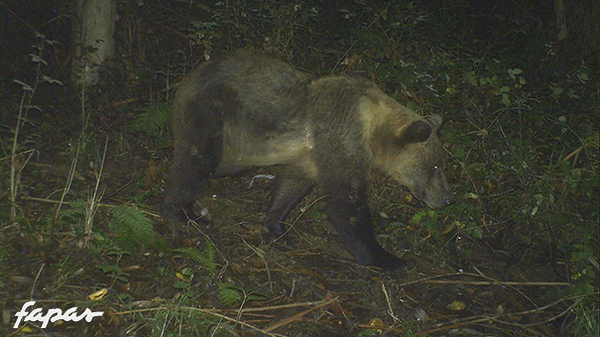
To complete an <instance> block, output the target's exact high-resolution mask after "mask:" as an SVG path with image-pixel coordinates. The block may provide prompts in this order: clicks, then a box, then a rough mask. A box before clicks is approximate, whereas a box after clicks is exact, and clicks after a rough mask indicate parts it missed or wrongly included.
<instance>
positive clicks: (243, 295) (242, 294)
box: [217, 283, 268, 306]
mask: <svg viewBox="0 0 600 337" xmlns="http://www.w3.org/2000/svg"><path fill="white" fill-rule="evenodd" d="M217 297H219V300H220V301H221V303H223V304H224V305H226V306H230V305H234V304H239V303H244V302H247V301H252V300H259V301H260V300H266V299H268V296H267V295H265V294H262V293H259V292H257V291H254V290H250V291H249V290H246V289H244V288H242V287H238V286H235V285H233V284H229V283H219V293H218V294H217Z"/></svg>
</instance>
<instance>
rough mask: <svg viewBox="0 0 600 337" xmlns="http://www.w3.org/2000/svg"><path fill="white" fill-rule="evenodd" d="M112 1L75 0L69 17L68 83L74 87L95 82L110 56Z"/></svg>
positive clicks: (112, 47) (114, 8)
mask: <svg viewBox="0 0 600 337" xmlns="http://www.w3.org/2000/svg"><path fill="white" fill-rule="evenodd" d="M116 18H117V2H116V0H76V8H75V13H74V16H73V37H74V39H73V44H74V47H75V55H74V59H73V69H72V80H73V83H74V84H75V85H77V86H90V85H94V84H96V83H97V82H98V76H99V71H100V66H101V65H102V63H103V62H104V61H105V60H106V59H107V58H110V57H113V56H114V50H115V41H114V36H113V35H114V32H115V20H116Z"/></svg>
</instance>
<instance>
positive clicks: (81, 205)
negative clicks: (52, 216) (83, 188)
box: [58, 199, 87, 222]
mask: <svg viewBox="0 0 600 337" xmlns="http://www.w3.org/2000/svg"><path fill="white" fill-rule="evenodd" d="M69 206H70V208H69V209H62V210H61V211H60V214H59V216H58V218H59V219H61V220H63V221H65V220H71V221H74V222H76V221H78V220H82V219H84V218H85V212H86V208H87V201H85V200H82V199H77V200H75V201H71V202H69Z"/></svg>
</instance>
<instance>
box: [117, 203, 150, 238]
mask: <svg viewBox="0 0 600 337" xmlns="http://www.w3.org/2000/svg"><path fill="white" fill-rule="evenodd" d="M111 213H112V216H113V218H112V220H111V221H110V223H109V227H110V228H111V229H112V230H113V231H115V232H116V233H117V234H119V236H117V237H116V238H115V241H116V242H117V243H118V244H119V245H120V246H122V247H124V248H139V247H141V246H145V245H146V244H148V242H149V241H150V239H151V238H152V237H153V236H154V234H155V233H154V227H153V225H152V221H150V219H149V218H148V217H147V216H146V215H145V214H144V212H142V211H141V210H140V209H138V208H135V207H132V206H126V205H119V206H115V207H113V208H112V209H111Z"/></svg>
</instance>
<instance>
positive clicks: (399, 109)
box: [162, 50, 453, 268]
mask: <svg viewBox="0 0 600 337" xmlns="http://www.w3.org/2000/svg"><path fill="white" fill-rule="evenodd" d="M172 114H173V115H172V133H173V138H174V158H173V165H172V167H171V170H170V175H169V181H168V185H167V189H166V194H165V198H164V200H163V204H162V213H163V215H164V216H165V218H166V219H167V220H168V221H169V222H170V223H171V224H172V229H173V232H174V233H176V234H177V233H178V232H180V228H181V226H182V225H184V224H185V223H186V222H187V218H188V217H192V218H193V211H192V204H193V202H194V200H195V199H196V198H197V197H198V196H199V195H201V194H202V193H203V191H204V189H205V187H206V185H207V183H208V181H209V180H210V179H211V178H213V177H219V176H227V175H232V174H236V173H239V172H242V171H245V170H247V169H250V168H253V167H259V166H272V165H279V166H281V169H280V171H279V172H280V173H279V174H278V176H277V177H276V179H275V186H274V188H273V192H272V195H271V202H270V205H269V210H268V212H267V216H266V218H265V225H266V226H267V227H268V228H269V229H270V232H271V235H272V236H273V237H278V236H279V235H282V234H283V233H284V232H285V228H284V226H283V224H282V222H283V221H284V220H285V218H286V217H287V215H288V214H289V212H290V210H291V209H292V208H293V207H294V206H295V205H296V204H297V203H298V202H299V201H300V200H302V198H303V197H304V196H306V195H307V194H308V193H309V192H310V191H311V189H312V187H313V186H314V185H315V184H316V185H318V186H319V191H320V192H321V193H322V194H323V195H327V203H328V207H327V212H328V219H329V221H330V222H331V223H332V224H333V225H334V226H335V228H336V230H337V231H338V232H339V233H340V234H341V236H342V238H343V240H344V241H345V244H346V247H347V248H348V249H349V250H350V251H351V252H352V253H353V254H354V256H355V257H356V259H357V261H358V263H360V264H364V265H375V266H380V267H384V268H395V267H398V266H401V265H403V261H402V260H400V259H399V258H398V257H396V256H394V255H393V254H390V253H388V252H386V251H385V250H384V249H383V247H381V245H380V244H379V243H378V242H377V240H376V239H375V233H374V229H373V221H372V218H371V213H370V210H369V207H368V197H369V184H370V172H371V169H372V168H373V167H375V168H378V169H380V170H382V171H383V172H385V173H387V174H388V175H390V176H391V177H393V178H395V179H396V180H397V181H398V182H400V183H401V184H402V185H405V186H407V187H408V188H409V189H410V190H411V192H412V193H413V194H414V195H415V196H416V197H417V198H418V199H420V200H422V201H424V202H425V203H426V204H427V205H428V206H430V207H432V208H441V207H444V206H446V205H448V204H449V203H451V202H452V201H453V197H452V193H451V192H450V190H449V187H448V184H447V182H446V179H445V177H444V173H443V169H444V165H445V152H444V149H443V147H442V144H441V141H440V139H439V138H438V136H437V131H438V130H439V128H440V126H441V124H442V119H441V117H440V116H438V115H433V116H431V117H429V118H423V117H421V116H419V115H418V114H416V113H414V112H412V111H411V110H409V109H407V108H406V107H404V106H402V105H401V104H399V103H397V102H396V101H394V100H393V99H391V98H390V97H388V96H387V95H385V94H384V93H383V92H382V91H381V90H379V89H378V88H377V87H376V86H375V85H374V84H373V83H372V82H370V81H368V80H366V79H361V78H358V77H345V76H335V77H325V78H320V79H316V78H313V77H312V76H311V75H309V74H307V73H304V72H301V71H299V70H296V69H295V68H293V67H292V66H290V65H288V64H286V63H284V62H281V61H278V60H275V59H272V58H269V57H266V56H263V55H260V54H256V53H253V52H249V51H244V50H241V51H237V52H234V53H231V54H229V55H227V56H225V57H223V58H221V59H219V60H216V61H211V62H208V63H206V64H204V65H202V66H201V67H199V68H198V69H196V70H195V71H194V72H192V73H191V74H190V75H189V76H187V78H186V79H185V80H184V81H183V82H182V84H181V86H180V88H179V90H178V92H177V94H176V96H175V99H174V102H173V111H172Z"/></svg>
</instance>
